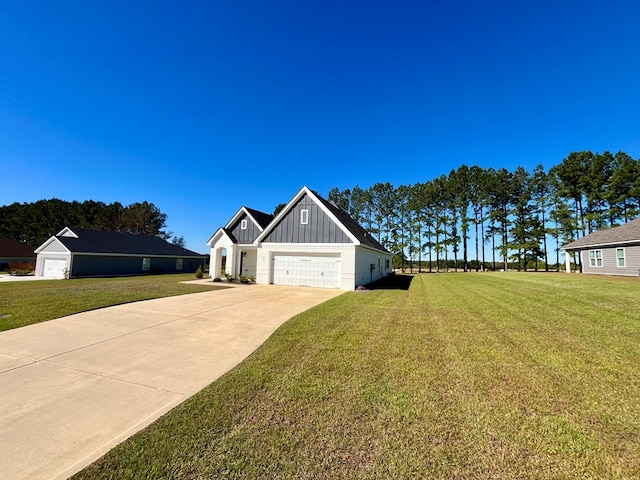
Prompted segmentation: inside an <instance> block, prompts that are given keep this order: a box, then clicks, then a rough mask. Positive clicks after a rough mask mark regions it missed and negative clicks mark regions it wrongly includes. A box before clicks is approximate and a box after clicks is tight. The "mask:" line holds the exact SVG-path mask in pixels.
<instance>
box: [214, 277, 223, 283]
mask: <svg viewBox="0 0 640 480" xmlns="http://www.w3.org/2000/svg"><path fill="white" fill-rule="evenodd" d="M213 281H214V282H221V281H222V279H221V278H220V277H216V278H214V279H213Z"/></svg>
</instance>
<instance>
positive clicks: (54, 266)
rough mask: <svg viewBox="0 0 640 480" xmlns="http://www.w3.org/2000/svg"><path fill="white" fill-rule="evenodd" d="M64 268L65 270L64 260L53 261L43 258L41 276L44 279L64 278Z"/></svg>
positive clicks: (65, 263) (65, 262)
mask: <svg viewBox="0 0 640 480" xmlns="http://www.w3.org/2000/svg"><path fill="white" fill-rule="evenodd" d="M65 268H67V261H66V260H54V259H52V258H45V259H44V268H43V269H42V275H43V276H45V277H56V278H64V270H65Z"/></svg>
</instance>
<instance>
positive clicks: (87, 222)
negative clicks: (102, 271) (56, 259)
mask: <svg viewBox="0 0 640 480" xmlns="http://www.w3.org/2000/svg"><path fill="white" fill-rule="evenodd" d="M166 223H167V215H166V214H165V213H162V212H161V211H160V209H159V208H158V207H156V206H155V205H154V204H153V203H149V202H146V201H145V202H142V203H132V204H131V205H126V206H125V205H122V204H121V203H119V202H114V203H110V204H106V203H103V202H96V201H93V200H87V201H84V202H77V201H73V202H67V201H64V200H60V199H57V198H53V199H50V200H39V201H37V202H33V203H12V204H11V205H5V206H2V207H0V235H2V236H5V237H8V238H11V239H14V240H18V241H20V242H25V243H27V244H29V245H33V246H36V247H37V246H39V245H42V243H44V242H45V241H46V240H47V239H48V238H50V237H51V236H53V235H56V234H57V233H58V232H60V230H62V229H63V228H64V227H70V228H74V227H76V228H88V229H92V230H108V231H115V232H126V233H135V234H141V235H157V236H159V237H161V238H163V239H165V240H168V239H169V238H171V236H172V235H173V234H172V233H171V232H167V231H165V230H163V229H165V228H166V226H167V225H166ZM173 243H176V244H180V245H184V239H183V238H182V237H174V238H173Z"/></svg>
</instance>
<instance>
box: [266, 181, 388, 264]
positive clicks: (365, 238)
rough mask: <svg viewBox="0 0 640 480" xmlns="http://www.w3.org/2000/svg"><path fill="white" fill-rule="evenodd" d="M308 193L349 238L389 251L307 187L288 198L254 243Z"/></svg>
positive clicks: (335, 206)
mask: <svg viewBox="0 0 640 480" xmlns="http://www.w3.org/2000/svg"><path fill="white" fill-rule="evenodd" d="M305 194H306V195H309V196H310V197H311V198H312V199H313V200H314V201H315V202H316V203H317V204H318V206H319V207H320V208H321V209H322V210H323V211H324V212H325V213H326V214H327V215H328V216H329V217H330V218H331V219H332V220H333V221H334V222H335V223H336V225H338V227H339V228H341V229H342V230H343V231H344V232H345V234H346V235H347V236H348V237H349V238H351V240H352V241H353V242H354V243H355V244H357V245H362V246H366V247H369V248H372V249H374V250H379V251H381V252H385V253H389V252H388V251H387V250H386V249H385V248H384V247H383V246H382V245H381V244H380V243H379V242H378V241H377V240H376V239H375V238H373V237H372V236H371V234H369V232H367V231H366V230H365V229H364V228H363V227H362V226H361V225H360V224H359V223H358V222H356V221H355V220H354V219H353V218H351V216H350V215H349V214H348V213H347V212H345V211H344V210H342V209H341V208H339V207H338V206H337V205H335V204H334V203H332V202H329V201H327V200H325V199H324V198H322V197H321V196H320V195H318V194H317V193H316V192H314V191H313V190H311V189H309V188H308V187H306V186H304V187H302V188H301V189H300V190H299V191H298V193H296V194H295V195H294V197H293V198H292V199H291V200H289V203H287V204H286V206H285V207H284V208H283V209H282V210H281V211H280V213H278V215H276V217H275V218H274V219H273V220H272V221H271V223H270V224H269V225H268V226H267V227H266V228H265V229H264V230H263V232H262V233H261V234H260V235H259V236H258V238H257V239H256V243H259V242H261V241H262V240H263V239H264V238H265V237H266V236H267V235H268V234H269V233H270V232H271V231H272V230H273V229H274V228H275V227H276V226H277V225H278V223H279V222H280V220H281V219H282V218H284V216H285V215H287V213H288V212H289V211H291V209H292V208H293V207H294V206H295V204H296V203H297V201H298V200H299V199H300V198H302V196H303V195H305Z"/></svg>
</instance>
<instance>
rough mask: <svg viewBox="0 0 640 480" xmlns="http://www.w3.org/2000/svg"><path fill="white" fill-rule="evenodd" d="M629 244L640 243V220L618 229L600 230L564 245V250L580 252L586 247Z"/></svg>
mask: <svg viewBox="0 0 640 480" xmlns="http://www.w3.org/2000/svg"><path fill="white" fill-rule="evenodd" d="M627 243H640V218H636V219H635V220H632V221H630V222H629V223H625V224H624V225H620V226H618V227H613V228H607V229H605V230H598V231H597V232H593V233H591V234H589V235H585V236H584V237H582V238H580V239H578V240H576V241H575V242H571V243H567V244H566V245H563V246H562V248H563V249H564V250H579V249H581V248H585V247H600V246H606V245H622V244H627Z"/></svg>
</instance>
